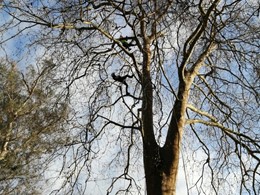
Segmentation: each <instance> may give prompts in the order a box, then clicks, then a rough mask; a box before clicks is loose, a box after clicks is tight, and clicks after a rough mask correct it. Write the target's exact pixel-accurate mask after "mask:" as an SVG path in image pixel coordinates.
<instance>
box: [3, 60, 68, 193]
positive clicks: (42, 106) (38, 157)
mask: <svg viewBox="0 0 260 195" xmlns="http://www.w3.org/2000/svg"><path fill="white" fill-rule="evenodd" d="M46 64H47V63H46ZM46 64H45V68H44V69H43V70H41V71H39V72H38V71H36V70H35V68H33V67H32V66H31V67H28V70H27V71H26V72H27V73H26V74H23V73H22V72H20V71H19V70H18V68H17V66H16V64H15V63H13V62H7V61H6V62H4V60H3V59H2V60H1V65H0V88H1V91H0V106H1V109H0V110H1V111H0V132H1V137H0V149H1V150H0V167H1V177H0V192H1V194H23V193H26V194H28V193H30V194H40V192H41V188H40V187H38V189H37V188H36V186H37V184H38V182H39V180H42V179H43V171H44V170H45V168H46V167H48V160H47V159H48V154H50V153H52V152H53V151H56V150H57V149H58V148H59V147H60V146H61V145H62V146H63V144H64V143H65V138H66V137H62V136H61V135H63V136H64V132H63V130H64V125H65V120H66V119H67V115H68V113H67V106H66V104H65V102H64V103H62V102H63V101H64V100H62V99H60V100H62V101H60V102H56V99H57V97H56V96H57V93H56V92H55V91H54V90H53V87H52V86H50V83H49V81H48V76H47V75H46V74H47V73H49V74H50V68H49V66H47V65H46ZM57 134H58V135H59V136H57ZM43 157H45V158H44V159H45V160H44V161H45V162H44V163H43V160H42V159H43Z"/></svg>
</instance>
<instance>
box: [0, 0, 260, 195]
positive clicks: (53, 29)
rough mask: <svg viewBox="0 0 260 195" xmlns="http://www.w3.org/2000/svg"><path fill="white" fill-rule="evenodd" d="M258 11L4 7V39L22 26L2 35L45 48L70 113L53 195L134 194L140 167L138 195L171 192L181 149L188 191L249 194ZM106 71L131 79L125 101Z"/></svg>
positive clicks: (128, 5)
mask: <svg viewBox="0 0 260 195" xmlns="http://www.w3.org/2000/svg"><path fill="white" fill-rule="evenodd" d="M259 7H260V6H259V3H257V2H256V1H241V0H239V1H238V0H234V1H221V0H210V1H203V0H198V1H196V0H190V1H171V0H164V1H160V3H159V2H158V1H156V0H153V1H148V0H140V1H110V0H98V1H83V0H75V1H69V2H68V1H52V2H49V1H30V2H27V1H22V2H21V1H12V2H9V1H3V8H2V12H3V13H5V14H8V16H9V17H8V20H7V21H6V22H5V24H4V25H3V27H2V29H3V30H2V32H8V30H14V28H15V27H17V26H19V27H20V26H21V27H22V28H19V29H17V30H18V31H17V33H16V34H14V35H13V36H11V37H10V38H12V37H15V36H16V38H19V36H24V35H25V34H26V35H27V36H28V35H30V37H31V38H30V42H29V43H30V45H34V46H37V45H40V46H41V47H44V48H45V49H46V51H47V52H46V55H47V56H51V57H52V62H53V64H55V66H54V67H53V68H54V69H56V70H57V71H58V72H59V74H58V75H57V76H59V78H60V79H61V80H62V81H64V83H65V84H66V86H67V89H68V90H67V91H66V93H67V96H69V97H71V98H72V101H71V106H73V107H74V108H75V110H77V112H75V113H76V114H75V116H76V117H78V121H77V122H78V126H77V127H78V128H77V129H74V131H73V135H76V136H75V137H74V140H73V141H72V142H70V143H68V144H67V146H68V151H70V152H72V151H74V155H73V157H72V156H71V155H70V154H71V153H68V156H70V157H71V158H70V159H69V160H68V161H66V162H64V163H65V164H67V165H68V166H66V168H64V167H65V166H63V169H62V170H63V172H62V174H63V173H64V174H65V176H66V177H64V178H65V179H64V183H63V185H62V187H63V189H64V191H63V192H62V193H73V192H75V191H77V193H82V194H84V193H86V192H88V193H89V189H90V188H88V190H87V189H86V185H85V183H87V184H88V185H91V183H95V182H96V181H100V180H101V179H106V180H110V185H107V186H106V185H103V184H104V183H102V185H103V186H106V187H105V188H106V189H105V190H106V191H107V194H109V193H112V194H115V193H118V194H119V193H123V192H125V193H129V194H131V193H133V194H136V193H137V192H139V193H141V191H142V190H141V188H140V186H141V184H140V183H141V182H142V178H143V176H140V169H139V168H140V167H142V166H144V175H145V180H146V190H147V194H149V195H152V194H156V195H159V194H175V192H176V177H177V173H178V165H179V159H180V151H181V146H183V151H185V152H183V160H184V166H185V170H186V173H187V177H186V180H187V190H188V191H189V192H190V193H191V194H196V193H197V194H198V193H199V194H200V193H202V194H203V193H204V194H237V193H240V194H258V193H259V191H260V189H259V181H260V176H259V163H260V160H259V147H260V146H259V122H258V121H259V116H260V115H259V74H258V73H257V72H259V71H258V70H259V40H260V39H259V36H260V33H259ZM120 35H122V36H123V39H122V37H120ZM8 39H9V38H6V37H3V39H2V42H4V40H8ZM122 40H123V41H124V42H122ZM126 43H129V44H130V45H131V46H130V45H128V46H127V44H126ZM129 48H130V49H131V50H129ZM114 72H116V75H121V76H125V75H127V74H128V75H130V76H132V75H134V76H133V78H127V79H126V80H125V82H126V83H127V85H128V92H129V94H128V93H125V90H124V87H126V86H124V85H122V83H120V82H116V81H115V80H113V79H112V77H111V76H110V75H111V74H112V73H114ZM79 97H81V98H79ZM105 154H106V155H105ZM141 155H142V156H143V162H142V161H140V156H141ZM96 160H97V161H99V163H100V164H102V163H103V164H104V166H105V165H106V166H105V167H106V168H105V170H108V169H114V170H116V171H114V172H111V171H107V172H104V170H103V168H102V167H100V166H99V165H100V164H97V163H95V162H96ZM194 167H196V169H195V170H194V171H192V169H193V168H194ZM134 170H137V172H138V173H139V174H135V171H134ZM99 171H100V172H99ZM198 172H199V173H200V176H199V177H198V176H197V175H198ZM192 173H194V175H190V174H192ZM107 178H110V179H107ZM102 181H104V180H102ZM139 181H141V182H139ZM92 186H93V185H92ZM100 190H101V193H104V192H103V191H102V190H104V189H100ZM59 192H61V191H57V193H59Z"/></svg>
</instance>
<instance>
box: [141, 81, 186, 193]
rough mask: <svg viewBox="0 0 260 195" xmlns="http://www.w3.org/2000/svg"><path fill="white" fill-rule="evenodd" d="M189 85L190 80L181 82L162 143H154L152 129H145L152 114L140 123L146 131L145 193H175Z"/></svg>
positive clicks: (144, 145) (144, 141) (149, 125)
mask: <svg viewBox="0 0 260 195" xmlns="http://www.w3.org/2000/svg"><path fill="white" fill-rule="evenodd" d="M189 86H190V82H189V84H188V85H187V83H186V84H185V82H181V83H180V86H179V92H178V100H176V102H175V104H174V107H173V114H172V117H171V121H170V124H169V129H168V133H167V137H166V141H165V145H164V146H163V147H159V146H158V144H157V143H156V140H155V137H154V133H153V129H152V130H150V131H149V130H148V129H145V128H148V127H149V128H152V125H151V124H153V123H152V122H153V120H152V116H150V118H149V119H150V120H146V121H145V122H146V123H148V124H146V123H144V124H143V129H144V132H146V136H144V140H143V148H144V169H145V176H146V188H147V195H175V194H176V183H177V173H178V165H179V154H180V145H181V139H182V132H183V128H184V124H185V111H186V106H187V100H188V94H189ZM147 105H149V103H147ZM150 111H151V110H150ZM148 115H149V114H148ZM144 118H146V119H147V116H144ZM149 122H150V123H149ZM147 132H149V133H147Z"/></svg>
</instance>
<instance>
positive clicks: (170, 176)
mask: <svg viewBox="0 0 260 195" xmlns="http://www.w3.org/2000/svg"><path fill="white" fill-rule="evenodd" d="M175 132H176V133H175V136H176V137H175V139H173V140H172V143H171V144H170V145H166V144H165V145H164V147H162V148H161V147H159V146H158V145H157V144H156V142H153V141H152V144H151V142H149V143H144V168H145V176H146V189H147V195H175V194H176V182H177V173H178V165H179V154H180V142H181V136H180V135H181V134H180V133H179V131H178V130H177V131H175Z"/></svg>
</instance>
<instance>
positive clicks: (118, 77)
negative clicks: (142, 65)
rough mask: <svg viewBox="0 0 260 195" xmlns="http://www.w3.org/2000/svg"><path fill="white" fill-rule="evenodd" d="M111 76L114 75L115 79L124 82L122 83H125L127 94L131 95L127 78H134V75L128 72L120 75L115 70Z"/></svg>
mask: <svg viewBox="0 0 260 195" xmlns="http://www.w3.org/2000/svg"><path fill="white" fill-rule="evenodd" d="M111 76H112V78H113V79H114V80H115V81H117V82H120V83H122V84H124V85H125V87H126V95H129V92H128V84H127V82H126V78H127V77H128V78H133V76H134V75H132V76H130V75H128V74H127V75H124V76H120V75H115V73H114V72H113V73H112V74H111Z"/></svg>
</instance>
